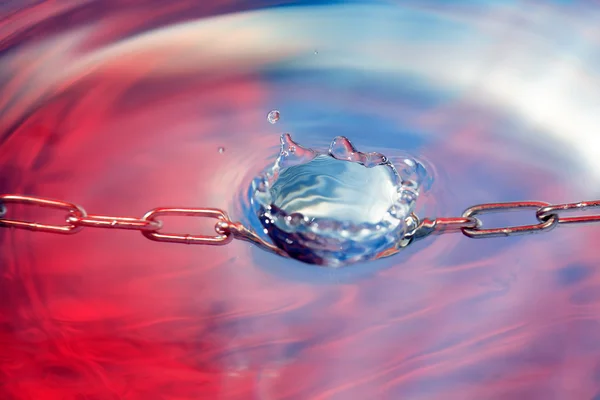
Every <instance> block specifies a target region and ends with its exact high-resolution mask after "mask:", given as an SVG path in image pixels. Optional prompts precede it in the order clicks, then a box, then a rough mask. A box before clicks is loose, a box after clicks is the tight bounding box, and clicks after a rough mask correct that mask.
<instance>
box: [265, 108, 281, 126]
mask: <svg viewBox="0 0 600 400" xmlns="http://www.w3.org/2000/svg"><path fill="white" fill-rule="evenodd" d="M267 120H268V121H269V122H270V123H271V124H274V123H276V122H277V121H279V111H277V110H271V111H269V114H267Z"/></svg>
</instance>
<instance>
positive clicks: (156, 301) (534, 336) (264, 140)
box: [0, 0, 600, 400]
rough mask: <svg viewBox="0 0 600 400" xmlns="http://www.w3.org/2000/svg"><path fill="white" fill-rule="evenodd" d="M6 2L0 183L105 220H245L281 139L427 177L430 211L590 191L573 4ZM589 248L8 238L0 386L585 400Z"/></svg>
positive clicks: (593, 84)
mask: <svg viewBox="0 0 600 400" xmlns="http://www.w3.org/2000/svg"><path fill="white" fill-rule="evenodd" d="M0 12H1V13H2V20H1V22H0V52H1V53H0V80H1V82H2V84H1V85H0V86H1V89H0V115H1V118H0V140H1V142H0V192H7V193H23V194H30V195H39V196H47V197H54V198H60V199H65V200H68V201H72V202H76V203H78V204H82V205H83V206H84V207H85V208H86V209H87V210H88V211H89V212H90V213H107V214H116V215H135V216H141V215H143V214H144V213H145V212H146V211H148V210H149V209H151V208H154V207H159V206H189V207H218V208H223V209H225V210H227V211H228V212H229V213H230V214H231V215H232V216H233V217H235V218H236V219H240V220H242V221H244V222H245V223H246V224H247V225H249V226H254V227H257V226H258V227H259V226H260V223H258V222H257V220H256V219H255V218H254V216H253V215H251V214H249V213H248V212H247V207H246V204H244V203H243V199H244V198H246V196H247V188H248V187H249V184H250V182H251V180H252V178H253V177H254V176H256V174H258V173H259V172H260V171H261V170H262V169H263V168H264V167H265V166H266V165H268V164H269V163H270V162H272V161H273V160H274V158H275V157H276V155H277V151H278V138H279V135H280V134H281V133H283V132H291V133H292V134H293V135H294V138H295V139H297V140H298V141H299V142H300V143H310V144H311V146H326V145H327V144H328V143H329V142H330V141H331V139H332V138H333V137H335V136H339V135H343V136H346V137H348V138H349V139H350V140H352V142H353V143H354V144H355V145H356V146H357V147H358V148H359V149H361V150H363V151H378V152H381V153H383V154H386V155H387V156H389V157H397V158H401V157H403V156H404V155H406V154H408V155H412V156H415V157H417V158H418V159H419V160H422V161H423V162H424V163H425V164H426V165H427V166H428V170H430V171H431V172H432V174H433V177H434V179H433V181H432V186H431V189H430V190H429V191H428V192H427V194H426V195H424V196H423V197H420V198H419V202H418V204H417V212H418V213H419V215H422V216H437V215H443V216H458V215H459V214H460V213H462V211H463V210H464V209H465V208H466V207H468V206H471V205H473V204H478V203H482V202H497V201H514V200H538V199H539V200H545V201H549V202H565V201H568V202H573V201H580V200H585V199H594V198H599V197H600V190H599V189H598V188H599V185H598V183H599V177H600V164H598V162H597V160H598V156H600V154H599V148H600V147H599V143H598V140H599V139H598V136H597V134H596V133H597V132H599V131H600V121H599V119H598V113H597V110H598V109H599V106H600V95H599V93H600V90H598V89H600V84H599V74H598V61H599V60H600V58H599V54H598V51H597V48H598V46H597V45H598V37H600V36H599V35H600V31H599V29H600V28H599V27H598V24H597V21H598V18H599V17H600V15H598V10H597V9H596V8H594V7H593V6H592V5H588V3H586V2H577V3H571V4H567V3H564V2H558V1H556V2H549V3H545V5H540V4H538V3H532V2H508V1H507V2H497V3H493V4H492V3H489V4H488V3H487V2H481V3H478V4H477V5H474V4H472V3H471V2H466V1H465V2H462V1H461V2H453V3H452V5H449V4H448V3H447V2H437V1H426V2H405V3H402V5H400V4H399V3H398V4H395V3H392V2H387V3H377V4H375V3H368V4H365V3H362V2H351V3H338V2H332V3H331V4H322V3H321V2H318V1H315V2H310V4H308V3H302V4H300V3H293V2H275V1H273V2H269V1H262V2H252V3H250V2H236V3H234V2H222V1H221V2H202V5H198V2H191V1H172V2H158V1H155V2H151V1H129V2H112V1H108V0H104V1H102V0H98V1H87V2H85V1H64V2H60V3H56V2H46V1H39V2H17V1H13V2H8V3H6V4H4V5H2V6H0ZM275 109H276V110H279V112H280V119H279V121H277V123H276V124H271V123H269V121H267V118H266V116H267V114H268V112H269V111H271V110H275ZM15 212H17V210H15ZM19 212H21V213H22V214H20V215H24V216H27V215H32V216H37V214H36V211H33V210H20V211H19ZM506 218H508V217H506ZM506 218H500V219H498V218H496V219H495V222H498V223H506V222H508V223H520V222H523V221H524V220H525V222H530V221H531V220H532V219H533V217H532V216H531V215H522V214H518V215H515V216H514V217H510V218H508V219H506ZM528 218H529V219H528ZM171 221H172V222H171ZM490 221H494V220H493V219H490ZM167 223H168V224H169V227H170V229H171V230H178V229H180V230H186V231H194V232H197V231H199V230H202V229H209V230H208V231H207V232H210V229H211V226H210V224H209V223H208V222H206V223H205V222H203V221H202V222H200V221H195V220H194V221H191V222H187V223H186V222H182V221H177V220H175V219H172V220H169V221H168V222H167V221H165V224H167ZM178 224H180V225H178ZM597 237H598V227H595V226H586V227H576V228H561V229H557V230H555V231H553V232H551V233H547V234H544V235H539V236H535V237H526V238H498V239H489V240H481V241H474V240H472V239H468V238H466V237H463V236H461V235H460V234H455V235H444V236H440V237H435V238H434V237H432V238H428V239H426V240H423V241H420V242H419V243H415V244H414V245H412V246H411V247H409V248H408V249H405V250H404V251H403V252H402V253H401V254H399V255H397V256H395V257H392V258H389V259H385V260H379V261H376V262H371V263H364V264H358V265H355V266H353V267H351V268H348V269H340V270H331V269H322V268H316V267H314V266H307V265H305V264H302V263H299V262H297V261H294V260H287V259H282V258H280V257H277V256H275V255H271V254H268V253H265V252H264V251H262V250H260V249H257V248H254V247H252V246H250V245H249V244H247V243H242V242H234V243H232V244H229V245H228V246H226V247H202V246H182V245H181V246H180V245H174V244H162V243H155V242H151V241H148V240H147V239H145V238H144V237H143V236H142V235H140V234H136V233H134V232H111V231H102V230H92V229H88V230H84V231H83V232H81V233H79V234H77V235H74V236H54V235H47V234H41V233H29V232H17V231H10V232H9V231H7V230H0V246H1V251H0V272H1V273H0V293H2V298H3V299H4V301H2V302H1V303H0V343H2V346H1V347H2V349H3V350H2V352H1V353H0V382H3V385H0V397H2V398H6V399H32V398H33V399H43V398H54V399H59V398H60V399H78V400H79V399H170V398H180V399H187V398H225V399H237V398H240V399H248V398H256V399H273V398H286V399H308V398H310V399H368V398H388V399H398V398H402V399H405V398H406V399H440V398H442V399H461V400H462V399H505V398H510V399H520V398H526V399H538V398H539V399H592V398H594V396H597V395H598V393H600V373H599V371H600V364H599V362H598V359H599V358H600V345H599V343H600V342H598V340H597V338H598V337H599V336H600V320H599V319H598V310H599V307H600V298H599V295H598V293H600V283H599V279H598V268H599V261H600V255H599V253H598V251H597V250H596V248H595V247H596V245H597V243H596V242H597Z"/></svg>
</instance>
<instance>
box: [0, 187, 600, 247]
mask: <svg viewBox="0 0 600 400" xmlns="http://www.w3.org/2000/svg"><path fill="white" fill-rule="evenodd" d="M19 204H20V205H24V206H35V207H45V208H53V209H56V210H59V211H61V212H63V213H66V216H65V224H62V225H53V224H45V223H39V222H29V221H22V220H19V219H11V218H8V217H7V214H10V211H9V209H10V205H19ZM592 208H600V200H593V201H585V202H580V203H568V204H556V205H552V204H550V203H546V202H541V201H522V202H509V203H489V204H480V205H476V206H473V207H470V208H468V209H467V210H465V212H463V214H462V216H461V217H457V218H436V219H428V218H426V219H423V220H420V221H419V224H418V228H417V229H416V231H415V233H414V236H415V238H421V237H424V236H427V235H429V234H432V233H444V232H453V231H454V232H456V231H461V232H462V233H463V234H464V235H466V236H468V237H471V238H487V237H495V236H513V235H520V234H528V233H538V232H545V231H549V230H551V229H553V228H554V227H556V226H558V225H562V224H580V223H590V222H600V214H595V215H578V216H571V217H563V216H561V215H562V213H563V212H573V211H584V210H587V209H592ZM522 209H532V210H534V211H535V217H536V219H537V220H538V223H537V224H529V225H518V226H508V227H501V228H485V227H484V224H483V223H482V221H481V220H480V219H479V218H478V217H477V216H478V215H482V214H488V213H497V212H508V211H515V210H522ZM160 216H185V217H199V218H212V219H215V220H216V222H215V232H216V234H213V235H191V234H175V233H164V232H162V228H163V223H162V221H161V220H159V219H158V217H160ZM0 227H9V228H11V227H12V228H19V229H26V230H31V231H39V232H51V233H61V234H73V233H77V232H79V231H80V230H81V229H83V228H84V227H91V228H109V229H125V230H135V231H140V232H141V233H142V234H143V235H144V236H145V237H146V238H148V239H150V240H154V241H157V242H169V243H185V244H204V245H225V244H228V243H230V242H231V241H232V240H233V239H234V238H236V239H241V240H245V241H249V242H252V243H254V244H256V245H258V246H260V247H263V248H265V249H266V250H269V251H272V252H275V253H277V254H279V255H283V256H286V254H285V253H283V251H281V250H280V249H278V248H277V247H275V246H273V245H272V244H270V243H267V242H265V241H264V240H262V239H261V238H260V237H258V236H257V235H256V234H254V233H253V232H251V231H250V230H248V229H247V228H245V227H244V226H243V225H242V224H240V223H239V222H232V221H231V220H230V219H229V217H228V216H227V214H226V213H225V212H224V211H222V210H219V209H214V208H155V209H153V210H151V211H149V212H147V213H146V214H145V215H144V216H143V217H142V218H132V217H113V216H106V215H92V214H88V213H87V212H86V211H85V210H84V209H83V207H81V206H79V205H76V204H72V203H68V202H64V201H59V200H52V199H47V198H41V197H32V196H21V195H0Z"/></svg>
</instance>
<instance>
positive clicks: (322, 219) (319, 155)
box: [251, 133, 425, 267]
mask: <svg viewBox="0 0 600 400" xmlns="http://www.w3.org/2000/svg"><path fill="white" fill-rule="evenodd" d="M400 167H401V168H399V169H397V168H396V166H394V165H393V164H392V163H391V162H390V161H389V160H388V159H387V157H385V156H384V155H383V154H380V153H362V152H360V151H358V150H357V149H356V148H355V147H354V146H353V145H352V143H351V142H350V141H349V140H348V139H347V138H345V137H342V136H338V137H336V138H335V139H334V140H333V141H332V142H331V145H330V146H329V149H328V151H327V152H323V151H318V150H313V149H310V148H306V147H303V146H301V145H300V144H298V143H296V142H294V141H293V140H292V137H291V136H290V135H289V134H287V133H286V134H284V135H282V136H281V149H280V153H279V157H278V158H277V160H276V161H275V163H274V164H273V165H272V166H271V167H270V168H268V169H267V170H265V172H264V173H263V174H262V175H261V176H259V177H258V178H256V179H255V180H254V181H253V184H252V188H251V191H252V200H253V201H252V203H253V204H255V205H256V214H257V216H258V218H259V220H260V222H261V224H262V226H263V227H264V230H265V232H266V234H267V235H268V236H269V237H270V238H271V240H273V242H274V244H275V245H277V246H278V247H280V248H281V249H283V250H285V251H286V252H287V253H288V254H289V255H290V256H292V257H293V258H296V259H298V260H301V261H304V262H308V263H311V264H320V265H327V266H333V267H337V266H342V265H346V264H350V263H355V262H358V261H364V260H370V259H374V258H377V257H378V255H380V254H381V253H382V252H385V251H387V250H390V249H393V248H394V247H398V246H400V243H402V242H403V240H404V239H405V237H406V235H407V234H408V233H410V232H412V231H413V230H414V225H415V223H416V221H415V220H414V218H413V217H412V216H411V213H412V211H413V209H414V206H415V203H416V201H417V198H418V195H419V189H420V187H421V182H422V181H423V178H424V172H425V170H424V168H423V167H422V165H421V164H420V163H419V162H417V161H416V160H413V159H404V161H403V162H402V165H401V166H400ZM399 171H400V172H399Z"/></svg>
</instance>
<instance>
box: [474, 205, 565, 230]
mask: <svg viewBox="0 0 600 400" xmlns="http://www.w3.org/2000/svg"><path fill="white" fill-rule="evenodd" d="M548 206H550V204H549V203H545V202H541V201H521V202H509V203H490V204H480V205H476V206H473V207H469V208H468V209H466V210H465V212H464V213H463V215H462V216H463V217H464V218H473V217H475V218H476V216H477V215H481V214H489V213H497V212H501V211H517V210H522V209H534V210H536V211H537V210H539V209H541V208H544V207H548ZM557 223H558V216H557V215H555V214H550V215H549V216H548V218H547V219H546V220H544V221H540V223H538V224H534V225H518V226H507V227H504V228H482V227H481V226H482V225H483V224H481V225H480V226H479V227H476V228H463V229H462V233H463V234H465V235H466V236H468V237H470V238H488V237H498V236H514V235H523V234H528V233H537V232H542V231H547V230H550V229H552V228H554V227H555V226H556V224H557Z"/></svg>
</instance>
